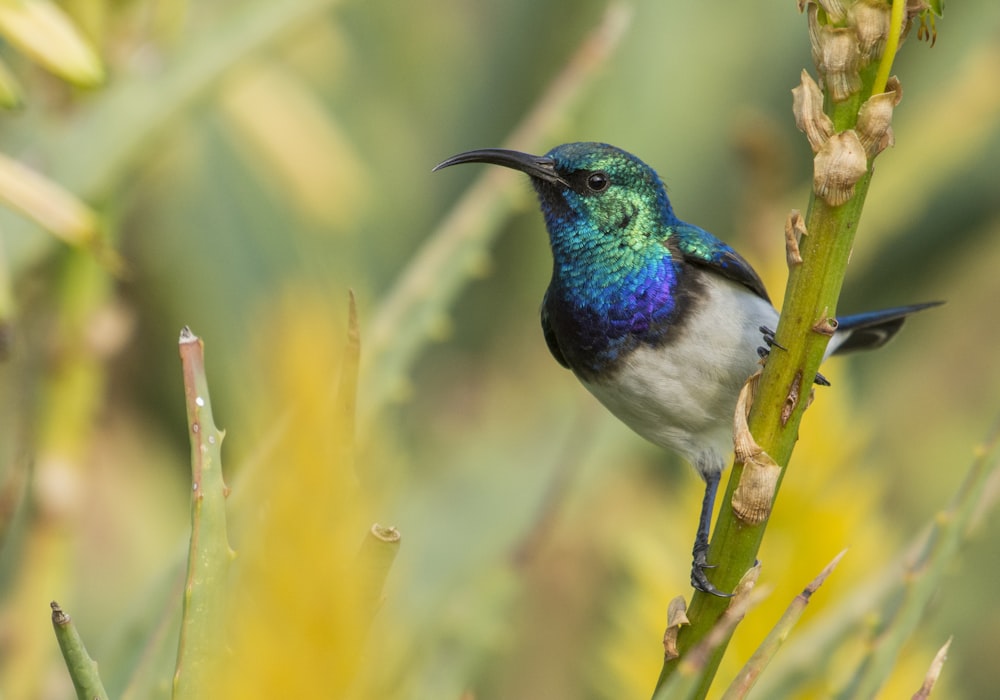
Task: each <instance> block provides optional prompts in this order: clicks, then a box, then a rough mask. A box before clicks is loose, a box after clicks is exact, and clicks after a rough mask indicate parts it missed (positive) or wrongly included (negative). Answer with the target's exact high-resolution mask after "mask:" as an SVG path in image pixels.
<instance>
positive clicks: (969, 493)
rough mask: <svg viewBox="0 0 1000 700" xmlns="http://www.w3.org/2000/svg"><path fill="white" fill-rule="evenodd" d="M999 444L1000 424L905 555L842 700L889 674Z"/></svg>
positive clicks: (860, 694)
mask: <svg viewBox="0 0 1000 700" xmlns="http://www.w3.org/2000/svg"><path fill="white" fill-rule="evenodd" d="M998 440H1000V422H998V423H997V424H996V426H995V427H994V428H993V430H992V432H991V435H990V437H989V438H988V439H987V441H986V443H985V445H984V447H983V448H981V449H980V450H979V455H978V457H977V459H976V460H975V461H974V462H973V464H972V467H971V468H970V469H969V471H968V472H967V473H966V475H965V479H963V481H962V484H961V486H960V487H959V489H958V491H957V492H956V494H955V496H954V497H953V498H952V500H951V503H949V505H948V507H947V508H946V509H945V510H944V511H943V512H941V513H939V514H938V515H937V517H935V518H934V520H933V521H932V523H931V526H930V528H929V529H928V533H927V535H926V538H925V539H924V540H923V543H922V546H921V547H920V548H919V549H918V550H916V551H914V552H913V553H912V554H911V556H910V557H909V559H910V561H909V562H908V565H907V570H906V572H905V575H904V576H903V577H902V584H901V586H900V587H899V589H898V590H897V591H896V592H895V595H893V596H891V597H890V598H889V599H888V601H887V602H885V603H883V605H882V606H881V610H882V611H883V612H882V614H883V618H882V620H881V621H880V623H879V625H877V626H876V628H875V629H874V630H873V640H872V641H871V642H870V646H869V649H870V651H869V653H868V654H867V655H866V656H865V658H864V659H862V661H861V664H860V665H859V667H858V669H857V671H856V672H855V674H854V677H853V679H852V681H851V682H850V683H849V684H848V686H847V687H846V688H845V689H844V690H843V691H842V692H841V693H840V694H838V696H837V697H838V698H839V699H840V700H850V699H853V698H871V697H875V696H876V695H877V694H878V690H879V688H880V687H881V686H882V684H883V683H884V682H885V680H886V678H888V676H889V674H890V673H891V672H892V671H893V668H894V666H895V664H896V659H897V657H898V656H899V652H900V650H901V649H902V647H903V645H904V644H905V643H906V641H907V640H908V639H909V638H910V637H911V636H912V635H913V632H914V631H915V630H916V629H917V626H918V625H919V624H920V620H921V619H922V618H923V615H924V611H925V610H926V608H927V604H928V603H929V602H930V599H931V596H933V595H934V593H935V592H936V591H937V590H938V589H939V587H940V584H941V581H942V580H943V579H944V577H945V574H946V573H947V570H948V568H949V565H950V564H951V563H952V562H953V561H954V558H955V555H956V553H957V552H958V549H959V546H960V545H961V544H962V541H963V539H964V538H965V536H966V534H967V532H968V528H969V523H970V521H971V520H972V518H973V516H974V514H975V513H976V512H977V511H978V510H979V506H980V504H981V502H982V500H983V498H984V497H986V496H987V495H988V494H987V484H988V483H989V480H990V476H991V475H992V473H993V471H994V470H995V469H997V468H998V467H997V464H996V460H997V455H996V449H997V442H998Z"/></svg>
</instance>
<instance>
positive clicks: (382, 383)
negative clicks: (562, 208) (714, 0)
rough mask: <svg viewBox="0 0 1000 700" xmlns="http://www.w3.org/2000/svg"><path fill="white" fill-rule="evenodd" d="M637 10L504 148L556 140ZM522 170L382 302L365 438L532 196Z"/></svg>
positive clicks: (462, 216) (374, 330) (456, 214)
mask: <svg viewBox="0 0 1000 700" xmlns="http://www.w3.org/2000/svg"><path fill="white" fill-rule="evenodd" d="M630 17H631V13H630V11H629V9H628V8H627V6H625V5H624V4H622V3H617V2H616V3H612V4H610V5H609V6H608V9H607V11H606V12H605V14H604V16H603V18H602V19H601V22H600V23H599V24H598V25H597V27H595V28H594V30H593V31H592V32H591V33H590V34H588V35H587V36H586V37H585V38H584V40H583V41H582V42H581V44H580V46H579V47H578V48H577V50H576V51H575V52H574V53H573V55H572V57H571V58H570V59H569V61H568V62H567V63H566V66H565V67H564V68H563V69H562V70H561V71H560V72H559V74H558V75H557V76H556V77H555V79H553V81H552V82H551V83H550V84H549V86H548V88H547V89H546V90H545V93H544V94H543V95H542V97H541V98H540V99H539V100H538V102H537V103H536V105H535V106H534V108H533V109H532V110H531V112H529V113H528V114H527V115H526V116H525V118H524V120H523V121H522V122H521V123H520V124H519V125H518V126H517V128H515V129H514V131H513V133H512V134H511V135H510V136H509V137H508V138H507V140H506V141H505V143H504V145H505V147H507V148H514V149H518V150H524V151H531V150H536V149H537V148H538V147H539V144H541V143H544V141H545V139H548V138H549V137H550V135H551V134H552V132H553V131H554V130H555V129H556V127H557V126H558V125H559V124H561V123H562V122H563V121H565V119H566V115H567V114H568V113H569V112H570V111H571V110H572V108H573V106H574V105H575V104H576V103H577V101H578V100H579V98H580V95H581V94H582V92H583V90H584V88H586V87H587V86H588V85H590V84H591V83H592V82H593V80H594V78H595V76H596V75H597V74H598V71H599V69H600V68H601V67H602V66H604V65H605V64H606V63H607V61H608V59H609V58H610V56H611V55H612V53H613V52H614V49H615V48H616V47H617V46H618V44H619V43H620V41H621V38H622V36H623V35H624V33H625V29H626V28H627V27H628V24H629V21H630ZM518 178H519V176H517V175H515V174H514V173H511V172H508V171H504V170H502V169H499V168H494V169H490V170H487V171H486V172H485V173H484V174H483V175H482V176H481V177H480V178H479V179H478V180H476V183H475V184H474V185H473V186H472V187H471V188H469V190H468V192H467V193H466V194H465V195H464V196H463V197H462V199H461V200H460V201H459V202H458V203H457V204H456V205H455V206H454V207H452V209H451V212H450V213H449V214H448V216H447V217H446V218H445V220H444V221H443V222H442V223H441V225H440V226H438V228H437V229H436V230H435V231H434V233H433V234H431V236H430V237H429V238H428V239H427V242H426V243H424V245H423V246H422V247H421V249H420V250H419V251H418V252H417V254H416V256H414V258H413V261H412V262H411V263H410V264H409V266H408V267H407V268H406V270H404V271H403V273H402V274H401V275H400V276H399V278H398V281H397V282H396V284H395V285H394V286H393V288H392V289H390V290H389V292H388V293H387V294H386V296H385V298H384V299H383V300H382V302H381V303H380V304H379V307H378V309H377V311H376V313H375V316H374V319H373V320H372V322H371V326H370V327H369V329H368V331H367V333H366V338H367V340H366V343H367V346H368V348H369V350H368V357H367V359H366V363H365V366H366V367H368V368H369V370H368V371H367V372H365V373H364V376H363V381H362V387H363V390H362V391H361V396H362V397H364V403H363V405H362V406H361V412H360V418H359V421H358V425H359V429H360V431H361V432H362V433H363V432H364V430H365V429H366V427H367V426H369V425H370V424H371V422H372V419H373V418H374V417H375V416H376V415H377V414H378V412H379V410H380V409H381V408H382V407H383V406H384V405H385V404H386V403H387V402H388V401H389V399H390V398H391V397H392V395H393V394H395V393H398V389H397V387H398V386H399V385H400V384H402V383H404V377H405V376H406V372H407V371H408V369H409V366H410V364H411V363H412V362H413V359H414V358H415V357H416V355H417V353H418V351H419V350H420V349H421V348H422V347H424V346H425V345H426V343H427V342H428V340H429V339H430V337H431V336H432V334H433V333H432V331H433V329H434V328H435V326H438V325H440V323H441V320H442V318H444V316H445V315H446V313H447V309H448V307H449V305H450V304H451V303H452V302H453V301H454V300H455V299H456V298H457V296H458V293H459V292H460V291H461V289H462V288H463V287H464V286H465V285H466V284H467V283H468V281H469V280H470V278H472V276H473V275H474V274H475V273H476V271H477V270H478V269H481V268H482V265H483V261H484V260H485V259H486V256H487V255H488V251H489V246H490V245H491V244H492V243H493V239H494V237H495V236H496V234H497V232H499V231H500V229H501V226H502V224H503V222H504V221H506V219H507V217H508V216H509V215H510V213H511V212H512V211H513V210H514V209H515V206H516V204H517V203H518V202H519V201H525V200H523V197H524V196H525V195H526V194H527V190H526V189H525V188H524V186H523V183H521V182H520V180H519V179H518Z"/></svg>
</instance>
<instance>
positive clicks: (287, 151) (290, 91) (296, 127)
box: [220, 62, 369, 231]
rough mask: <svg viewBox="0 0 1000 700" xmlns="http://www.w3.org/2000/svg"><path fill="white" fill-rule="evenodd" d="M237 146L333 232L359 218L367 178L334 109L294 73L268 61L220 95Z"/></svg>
mask: <svg viewBox="0 0 1000 700" xmlns="http://www.w3.org/2000/svg"><path fill="white" fill-rule="evenodd" d="M220 103H221V106H222V109H223V111H224V113H225V114H226V116H227V118H228V120H229V122H230V124H232V125H233V127H234V132H235V135H236V136H237V138H238V140H239V145H241V146H243V148H242V149H241V152H242V153H244V154H245V155H246V156H247V157H249V158H251V159H252V160H254V161H255V162H256V163H257V164H259V165H260V166H261V167H258V168H257V170H258V172H260V173H262V174H263V175H265V177H267V179H269V180H270V181H271V182H272V183H273V184H275V185H276V186H277V187H279V188H280V189H281V192H282V195H283V196H285V197H287V198H290V199H292V200H293V201H295V202H296V203H297V204H298V206H299V208H300V209H301V211H302V212H304V213H305V214H306V215H307V216H308V217H310V218H313V219H316V220H318V221H320V222H322V223H324V224H328V225H329V226H331V227H333V228H334V229H335V230H338V231H345V230H348V229H350V228H351V226H352V224H354V223H355V222H356V221H357V220H358V216H359V214H360V213H361V210H362V209H363V205H364V202H365V201H366V199H367V198H366V194H367V193H368V190H369V187H368V181H369V178H368V176H367V174H366V171H365V168H364V165H363V163H362V161H361V158H359V157H358V155H357V154H356V153H355V150H354V148H353V146H352V145H351V143H350V140H349V139H348V138H347V136H345V135H344V133H343V132H342V130H341V129H340V127H339V126H338V125H337V123H336V121H334V119H333V115H331V114H330V112H329V110H327V109H325V108H324V107H323V105H322V104H320V102H319V100H318V99H317V97H316V95H315V94H314V93H313V92H312V91H310V90H309V88H308V87H307V86H306V85H304V84H303V83H302V82H301V81H300V80H299V79H298V78H297V77H296V76H295V75H294V74H293V73H291V72H290V71H286V70H282V69H281V68H280V67H278V66H276V65H274V64H269V63H263V62H259V63H255V64H253V65H251V66H248V67H247V69H246V70H242V71H240V74H239V75H238V76H236V77H235V79H234V80H233V81H232V83H231V84H230V85H229V86H227V89H225V90H224V91H223V93H222V95H221V101H220Z"/></svg>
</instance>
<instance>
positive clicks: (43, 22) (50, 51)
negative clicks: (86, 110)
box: [0, 0, 104, 87]
mask: <svg viewBox="0 0 1000 700" xmlns="http://www.w3.org/2000/svg"><path fill="white" fill-rule="evenodd" d="M0 34H2V35H3V36H4V37H5V38H6V39H7V40H8V41H10V43H12V44H14V45H15V46H17V47H18V48H20V49H21V50H22V51H24V53H26V54H28V55H29V56H31V57H32V58H33V59H35V60H36V61H38V62H39V63H40V64H42V65H43V66H45V67H46V68H48V69H49V70H50V71H52V72H53V73H55V74H56V75H58V76H60V77H62V78H65V79H66V80H68V81H70V82H72V83H76V84H77V85H82V86H84V87H90V86H93V85H97V84H99V83H101V82H103V81H104V67H103V65H101V60H100V59H99V58H98V57H97V54H96V53H95V52H94V50H93V49H92V48H91V46H90V43H89V42H88V41H87V40H86V39H85V38H84V37H83V36H81V34H80V32H79V31H78V30H77V28H76V27H75V26H74V25H73V23H72V22H71V21H70V19H69V18H68V17H67V16H66V15H65V14H64V13H63V11H62V10H61V9H59V7H58V6H57V5H55V4H54V3H52V2H49V1H48V0H0Z"/></svg>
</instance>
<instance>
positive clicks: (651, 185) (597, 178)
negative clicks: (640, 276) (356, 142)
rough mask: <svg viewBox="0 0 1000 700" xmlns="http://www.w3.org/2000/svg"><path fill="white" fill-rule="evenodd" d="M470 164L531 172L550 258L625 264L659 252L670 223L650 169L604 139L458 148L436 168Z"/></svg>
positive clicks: (663, 197) (560, 261)
mask: <svg viewBox="0 0 1000 700" xmlns="http://www.w3.org/2000/svg"><path fill="white" fill-rule="evenodd" d="M473 162H475V163H493V164H495V165H502V166H505V167H508V168H513V169H515V170H520V171H521V172H523V173H525V174H527V175H529V176H530V177H531V181H532V184H533V185H534V187H535V190H536V192H537V193H538V197H539V201H540V203H541V207H542V212H543V214H544V215H545V223H546V226H547V228H548V230H549V235H550V238H551V242H552V250H553V254H554V255H555V257H556V262H557V264H562V265H573V264H582V265H589V264H593V263H598V262H601V263H604V264H605V265H607V264H608V263H610V262H612V261H618V260H621V262H622V263H623V266H629V265H632V264H634V263H635V262H636V261H635V260H634V258H635V257H636V256H638V257H640V258H645V257H647V256H657V257H659V256H662V255H663V254H664V252H665V249H664V247H663V239H664V234H665V233H666V230H665V227H669V226H671V225H673V224H675V223H677V219H676V218H675V217H674V213H673V210H672V209H671V207H670V201H669V199H668V198H667V191H666V188H665V187H664V185H663V182H662V181H661V180H660V178H659V176H658V175H657V174H656V172H655V171H654V170H653V169H652V168H650V167H649V166H648V165H646V164H645V163H643V162H642V161H641V160H639V159H638V158H636V157H635V156H633V155H632V154H631V153H627V152H625V151H623V150H621V149H620V148H616V147H614V146H610V145H608V144H605V143H592V142H583V143H567V144H563V145H562V146H557V147H556V148H553V149H552V150H551V151H549V152H548V153H546V154H545V155H544V156H535V155H531V154H528V153H521V152H520V151H510V150H506V149H499V148H487V149H481V150H476V151H468V152H466V153H461V154H459V155H457V156H454V157H452V158H449V159H448V160H446V161H444V162H443V163H441V164H440V165H438V166H437V168H435V169H439V168H444V167H448V166H450V165H456V164H459V163H473ZM623 257H624V258H626V259H631V260H622V259H621V258H623Z"/></svg>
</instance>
